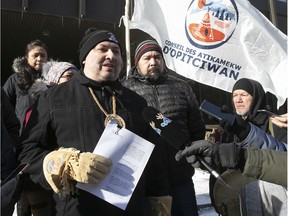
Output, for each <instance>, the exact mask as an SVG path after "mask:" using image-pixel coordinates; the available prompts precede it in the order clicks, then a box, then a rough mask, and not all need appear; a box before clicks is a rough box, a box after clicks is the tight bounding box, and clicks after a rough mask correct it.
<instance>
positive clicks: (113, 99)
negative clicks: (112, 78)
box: [88, 87, 116, 117]
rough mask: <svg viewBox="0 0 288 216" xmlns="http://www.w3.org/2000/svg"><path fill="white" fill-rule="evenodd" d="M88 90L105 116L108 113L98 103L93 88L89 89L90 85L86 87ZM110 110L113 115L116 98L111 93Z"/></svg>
mask: <svg viewBox="0 0 288 216" xmlns="http://www.w3.org/2000/svg"><path fill="white" fill-rule="evenodd" d="M88 88H89V91H90V93H91V95H92V97H93V99H94V101H95V102H96V104H97V105H98V107H99V108H100V110H101V111H102V112H103V113H104V114H105V116H106V117H107V116H108V115H109V114H108V113H107V112H106V111H105V110H104V108H103V106H102V105H101V104H100V102H99V100H98V98H97V97H96V96H95V94H94V92H93V90H92V89H91V87H88ZM112 112H113V114H114V115H116V98H115V95H114V93H113V95H112Z"/></svg>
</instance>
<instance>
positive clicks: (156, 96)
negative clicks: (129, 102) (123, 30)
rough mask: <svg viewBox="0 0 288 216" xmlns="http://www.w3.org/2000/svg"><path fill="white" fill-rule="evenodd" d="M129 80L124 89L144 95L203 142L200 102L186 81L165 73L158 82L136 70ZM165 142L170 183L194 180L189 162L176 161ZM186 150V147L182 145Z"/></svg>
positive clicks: (203, 129)
mask: <svg viewBox="0 0 288 216" xmlns="http://www.w3.org/2000/svg"><path fill="white" fill-rule="evenodd" d="M129 73H130V74H129V77H128V79H127V80H125V81H124V82H123V84H124V85H125V86H127V87H128V88H130V89H131V90H133V91H135V92H137V93H138V94H139V95H141V96H143V97H144V98H145V99H146V101H147V103H148V106H152V107H154V108H155V109H157V110H159V111H160V112H161V113H162V114H163V115H164V116H166V117H167V118H169V119H172V120H173V121H174V122H175V124H177V126H179V127H180V128H181V129H182V131H183V132H184V133H185V134H187V137H189V138H190V140H188V141H187V144H190V143H191V142H192V141H195V140H200V139H204V137H205V124H204V121H203V118H202V115H201V113H200V111H199V106H198V102H197V100H196V97H195V94H194V93H193V90H192V88H191V87H190V86H189V85H188V83H186V82H185V81H183V80H180V79H178V78H175V77H173V76H170V75H166V74H163V75H162V76H160V77H159V78H158V79H157V80H156V81H155V82H153V81H151V80H149V78H148V79H147V78H144V77H142V76H141V75H139V74H138V72H137V69H136V67H133V68H132V69H131V71H130V72H129ZM158 141H159V142H163V143H165V147H166V151H167V152H166V153H165V152H163V153H162V155H167V165H166V166H167V169H168V170H169V172H170V173H169V179H170V184H171V185H172V187H173V186H177V185H180V184H184V183H187V182H190V181H191V177H192V176H193V174H194V169H193V168H192V166H191V165H190V164H188V163H187V162H186V160H182V161H179V162H176V160H175V155H176V153H177V151H178V150H177V149H175V148H174V147H172V146H171V145H170V144H168V143H166V142H165V141H164V140H163V139H161V138H159V140H158ZM183 147H185V146H183Z"/></svg>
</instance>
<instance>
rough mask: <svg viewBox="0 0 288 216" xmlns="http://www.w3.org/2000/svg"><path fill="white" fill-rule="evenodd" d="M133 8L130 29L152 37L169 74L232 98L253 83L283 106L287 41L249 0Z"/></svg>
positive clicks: (154, 2) (138, 2) (143, 1)
mask: <svg viewBox="0 0 288 216" xmlns="http://www.w3.org/2000/svg"><path fill="white" fill-rule="evenodd" d="M134 2H135V7H134V12H133V16H132V18H131V21H130V29H140V30H142V31H144V32H146V33H148V34H149V35H151V36H152V37H154V38H155V39H156V40H157V41H158V43H159V44H160V46H162V48H163V53H164V56H165V60H166V63H167V66H168V68H170V69H171V70H173V71H175V72H176V73H178V74H181V75H183V76H185V77H187V78H190V79H193V80H195V81H198V82H200V83H203V84H206V85H209V86H213V87H216V88H219V89H222V90H225V91H228V92H231V90H232V87H233V85H234V83H235V82H236V81H237V80H238V79H240V78H243V77H246V78H250V79H254V80H257V81H259V82H260V83H261V84H262V86H263V88H264V89H265V91H269V92H271V93H272V94H274V95H275V96H276V97H277V99H278V102H277V103H278V104H277V105H278V107H279V106H280V105H282V104H283V103H284V102H285V100H286V98H287V96H288V95H287V94H288V91H287V86H288V79H287V78H288V75H287V67H288V65H287V36H286V35H285V34H283V33H282V32H281V31H280V30H279V29H277V28H276V27H275V26H274V25H273V24H272V23H271V22H270V21H269V20H268V19H267V18H266V17H264V15H262V14H261V13H260V12H259V11H258V10H257V9H256V8H254V7H253V6H252V5H251V4H250V3H249V2H248V1H247V0H180V1H175V0H173V1H172V0H135V1H134Z"/></svg>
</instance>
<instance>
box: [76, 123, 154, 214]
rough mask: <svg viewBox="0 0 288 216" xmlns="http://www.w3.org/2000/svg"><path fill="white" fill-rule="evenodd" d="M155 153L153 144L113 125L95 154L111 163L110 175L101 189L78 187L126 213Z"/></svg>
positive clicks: (103, 136) (100, 140) (99, 143)
mask: <svg viewBox="0 0 288 216" xmlns="http://www.w3.org/2000/svg"><path fill="white" fill-rule="evenodd" d="M153 149H154V144H152V143H151V142H149V141H147V140H145V139H143V138H141V137H140V136H138V135H136V134H134V133H132V132H131V131H129V130H127V129H125V128H122V129H120V130H119V129H118V128H117V125H116V124H114V123H110V124H108V125H107V126H106V128H105V130H104V132H103V134H102V136H101V138H100V139H99V142H98V144H97V145H96V148H95V149H94V152H93V153H95V154H99V155H102V156H104V157H107V158H110V159H111V160H112V162H113V165H112V167H111V170H110V172H109V174H108V175H107V176H106V177H105V179H104V180H103V181H101V182H100V184H98V185H94V184H82V183H78V184H77V185H76V186H77V187H78V188H80V189H82V190H86V191H88V192H90V193H92V194H94V195H95V196H97V197H99V198H101V199H103V200H105V201H107V202H109V203H111V204H112V205H115V206H117V207H119V208H121V209H123V210H125V209H126V206H127V204H128V202H129V200H130V198H131V196H132V194H133V191H134V189H135V187H136V185H137V183H138V181H139V179H140V177H141V175H142V173H143V170H144V168H145V166H146V164H147V162H148V160H149V157H150V155H151V154H152V151H153Z"/></svg>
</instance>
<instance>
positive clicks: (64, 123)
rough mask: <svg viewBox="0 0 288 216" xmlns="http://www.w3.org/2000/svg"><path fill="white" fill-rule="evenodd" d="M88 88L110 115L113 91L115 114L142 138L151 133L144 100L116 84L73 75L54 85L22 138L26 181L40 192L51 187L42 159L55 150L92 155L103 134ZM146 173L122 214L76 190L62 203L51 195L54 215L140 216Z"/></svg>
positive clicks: (102, 117)
mask: <svg viewBox="0 0 288 216" xmlns="http://www.w3.org/2000/svg"><path fill="white" fill-rule="evenodd" d="M88 87H91V88H92V89H93V91H94V93H95V95H96V97H97V98H98V99H99V102H100V103H101V105H102V106H103V108H104V109H105V110H106V111H107V112H108V113H112V105H111V104H112V101H111V94H112V90H113V91H114V92H115V95H116V98H117V99H116V101H117V114H118V115H119V116H121V117H122V118H123V119H124V120H125V122H126V128H127V129H128V130H130V131H132V132H134V133H135V134H137V135H139V136H141V137H144V138H147V134H148V133H149V131H152V129H151V128H150V126H149V125H148V124H147V123H145V121H144V120H143V118H142V115H141V113H142V110H143V109H144V108H145V107H146V106H147V103H146V101H145V100H144V99H143V98H142V97H140V96H139V95H137V94H136V93H135V92H133V91H131V90H129V89H127V88H125V87H123V86H122V85H121V84H120V82H119V81H115V82H107V83H103V84H101V83H97V82H95V81H93V80H91V79H89V78H87V77H85V76H84V75H83V72H81V73H77V74H76V75H74V76H73V77H72V78H71V79H70V80H69V82H66V83H63V84H60V85H57V86H53V87H52V88H49V89H48V90H47V91H45V92H43V93H42V94H41V95H40V97H39V99H38V104H37V106H36V107H35V108H34V110H33V112H32V114H31V117H30V120H29V122H28V124H27V126H26V128H25V130H24V132H23V134H22V136H21V141H22V144H21V145H20V148H19V159H20V160H21V161H22V162H29V163H30V164H31V166H30V168H29V170H28V171H29V173H30V178H31V179H32V180H33V181H34V182H36V183H39V184H40V185H41V186H42V187H44V188H47V189H51V188H50V186H49V185H48V183H47V181H46V180H45V177H44V175H43V172H42V166H43V165H42V161H43V159H44V157H45V156H46V155H47V154H48V153H50V152H51V151H53V150H55V149H57V148H59V147H64V148H68V147H74V148H76V149H78V150H80V151H81V152H93V150H94V148H95V146H96V145H97V142H98V140H99V138H100V136H101V135H102V132H103V131H104V128H105V127H104V120H105V117H106V116H105V115H104V114H103V112H102V111H101V110H100V108H99V107H98V105H97V104H96V103H95V101H94V99H93V97H92V96H91V94H90V92H89V90H88ZM152 132H153V131H152ZM147 139H148V138H147ZM148 140H149V139H148ZM147 173H149V170H147ZM145 175H146V172H145V173H144V174H143V175H142V177H141V179H140V181H139V183H138V185H137V187H136V190H135V191H134V193H133V195H132V198H131V200H130V202H129V204H128V206H127V209H126V210H125V211H123V210H121V209H119V208H117V207H115V206H113V205H111V204H109V203H108V202H105V201H103V200H101V199H100V198H97V197H96V196H94V195H92V194H90V193H88V192H86V191H83V190H80V191H79V193H80V194H79V195H78V196H76V197H71V196H69V197H68V198H66V199H65V200H60V199H59V197H58V195H56V194H55V195H54V199H55V201H56V210H57V215H73V216H77V215H79V216H80V215H85V216H88V215H100V216H101V215H105V216H106V215H109V216H113V215H131V216H132V215H133V216H135V215H141V213H140V212H141V210H142V208H141V204H142V199H143V197H144V193H145V186H146V185H145Z"/></svg>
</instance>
